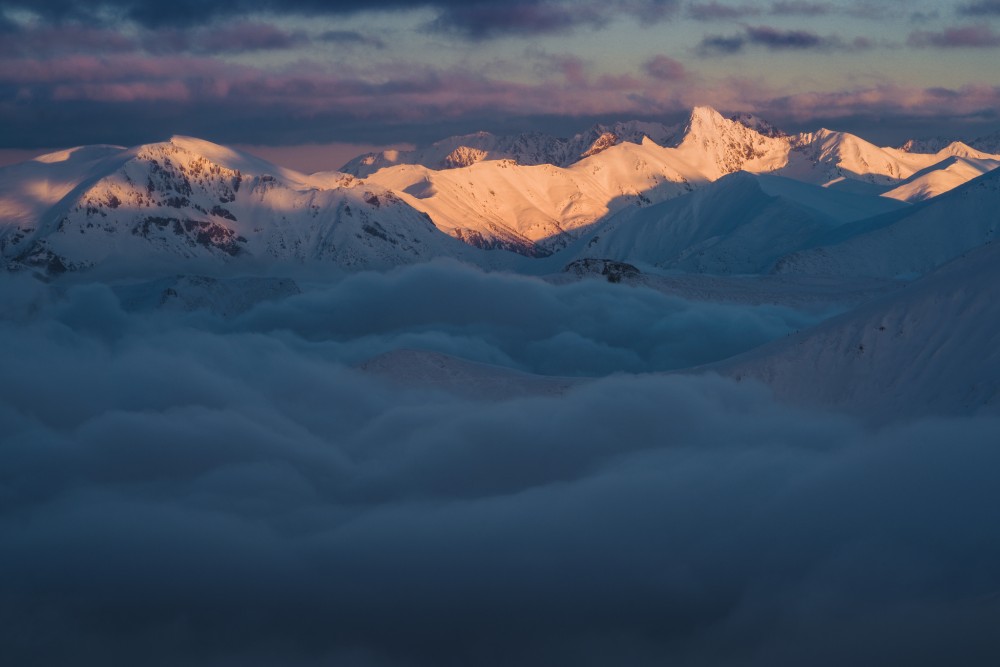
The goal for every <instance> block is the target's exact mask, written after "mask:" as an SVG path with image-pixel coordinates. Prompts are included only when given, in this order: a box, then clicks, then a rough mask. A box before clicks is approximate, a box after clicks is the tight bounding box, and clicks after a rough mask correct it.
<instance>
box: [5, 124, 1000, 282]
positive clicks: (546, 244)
mask: <svg viewBox="0 0 1000 667" xmlns="http://www.w3.org/2000/svg"><path fill="white" fill-rule="evenodd" d="M734 118H735V120H734V119H727V118H725V117H723V116H722V115H721V114H719V113H718V112H717V111H715V110H714V109H711V108H709V107H696V108H695V109H693V110H692V112H691V114H690V117H689V119H688V121H687V122H686V123H685V124H684V125H683V126H682V127H681V128H672V127H668V126H665V125H662V124H657V123H645V122H638V121H630V122H625V123H613V124H609V125H596V126H594V127H592V128H590V130H588V131H587V132H584V133H581V134H578V135H576V136H575V137H573V138H572V139H567V140H563V139H554V138H552V137H548V136H546V135H542V134H522V135H516V136H513V137H498V136H494V135H491V134H488V133H484V132H481V133H477V134H473V135H466V136H462V137H452V138H450V139H445V140H443V141H441V142H438V143H436V144H434V145H432V146H430V147H428V148H426V149H420V150H418V151H415V152H410V153H400V152H386V153H383V154H379V155H376V156H362V157H361V158H358V159H357V160H356V161H354V162H353V164H354V166H355V167H356V168H355V171H357V172H359V173H369V172H370V176H368V177H367V178H364V179H361V178H358V177H356V176H352V175H350V174H346V173H342V172H320V173H316V174H312V175H305V174H301V173H298V172H295V171H293V170H289V169H285V168H283V167H279V166H277V165H274V164H272V163H269V162H267V161H265V160H261V159H259V158H256V157H254V156H252V155H249V154H246V153H242V152H240V151H236V150H232V149H230V148H227V147H225V146H219V145H217V144H213V143H211V142H207V141H203V140H200V139H195V138H191V137H174V138H172V139H171V140H170V141H168V142H164V143H160V144H150V145H146V146H139V147H136V148H133V149H129V150H125V149H121V148H119V147H109V146H95V147H83V148H78V149H72V150H70V151H63V152H61V153H56V154H52V155H49V156H43V157H41V158H38V159H36V160H33V161H30V162H27V163H22V164H20V165H14V166H12V167H8V168H5V169H2V170H0V252H2V254H3V257H4V261H5V262H6V263H7V264H8V265H10V266H13V267H19V266H20V267H23V266H35V267H43V268H46V270H50V271H61V270H65V269H77V268H86V267H90V266H95V265H97V264H101V263H104V262H106V261H108V260H109V259H112V258H119V259H120V258H128V259H129V260H131V261H134V262H142V261H145V260H144V259H143V258H147V259H148V258H150V257H159V258H162V259H164V260H165V261H167V260H169V258H173V259H183V260H199V261H200V260H211V261H214V262H216V263H223V264H224V263H232V262H234V261H240V262H242V261H245V260H250V259H252V260H256V261H294V262H312V261H324V262H330V263H333V264H336V265H338V266H342V267H344V268H348V269H352V268H369V267H371V268H380V267H390V266H395V265H398V264H405V263H408V262H414V261H423V260H426V259H429V258H431V257H437V256H442V255H443V256H449V257H461V258H465V259H471V261H475V262H476V263H480V264H484V265H491V266H500V265H509V264H510V262H511V261H513V260H510V259H509V258H507V257H505V255H504V254H502V253H493V254H492V255H491V256H489V258H487V256H486V255H485V254H484V253H479V252H478V250H491V251H495V250H506V251H512V252H514V253H517V254H520V255H523V256H526V257H534V258H538V257H545V256H549V255H552V254H553V253H558V252H561V251H563V250H566V249H570V248H572V250H571V251H570V253H569V254H570V255H572V256H570V257H567V258H566V261H563V262H561V263H560V264H559V265H560V266H564V265H565V264H566V262H567V261H572V259H574V258H576V257H593V255H591V254H588V253H586V252H582V251H583V250H584V249H582V248H580V247H579V244H580V243H581V242H582V241H583V240H586V241H587V242H589V240H590V239H593V238H594V237H595V236H601V235H602V233H603V232H601V231H600V229H601V228H602V226H605V225H610V226H608V227H607V232H608V234H605V235H604V236H603V240H602V241H600V245H599V246H598V247H597V248H594V251H595V252H596V251H598V250H600V251H601V252H606V253H607V257H606V258H608V259H616V260H619V261H630V260H633V259H634V260H636V261H641V262H646V263H650V264H653V265H655V266H660V267H673V268H683V269H686V270H697V271H720V272H723V273H725V272H731V271H746V270H764V269H765V268H766V266H767V264H768V262H770V261H772V260H773V259H776V258H777V257H778V255H779V254H784V255H790V254H792V253H794V252H796V251H797V250H803V249H806V248H808V247H810V246H812V245H815V244H816V243H817V242H819V241H817V239H820V238H821V237H822V238H821V240H822V242H823V243H825V244H827V245H830V244H832V243H835V242H839V241H842V240H844V239H845V238H847V234H846V233H845V235H842V236H839V237H838V236H835V235H832V236H830V235H828V236H822V235H821V234H820V231H821V230H823V229H829V228H830V227H831V226H834V223H844V222H851V223H852V224H853V223H854V222H855V221H857V220H860V219H861V218H863V217H870V216H875V215H879V214H883V213H886V212H889V211H892V210H894V207H898V204H896V203H895V202H896V200H898V201H900V202H920V201H923V200H927V199H933V198H936V197H938V196H941V195H942V194H943V193H946V192H948V191H949V190H951V189H953V188H955V187H956V186H959V185H961V184H962V183H965V182H967V181H968V180H969V179H972V178H975V177H977V176H980V175H982V174H984V173H987V172H988V171H990V170H993V169H995V168H996V167H997V166H998V165H1000V156H998V155H991V154H987V153H983V152H981V151H978V150H976V149H974V148H972V147H970V146H969V145H967V144H963V143H961V142H951V143H949V144H947V145H944V146H943V147H941V148H940V149H939V150H938V151H937V152H935V153H916V152H913V150H912V149H913V148H914V146H912V145H911V146H910V147H909V148H910V149H911V150H909V151H907V150H901V149H894V148H880V147H877V146H875V145H873V144H871V143H869V142H867V141H865V140H863V139H861V138H860V137H857V136H854V135H851V134H848V133H843V132H834V131H830V130H820V131H818V132H813V133H806V134H799V135H794V136H786V135H784V134H783V133H781V132H779V131H777V130H776V129H774V128H773V127H772V126H770V125H769V124H768V123H766V121H763V120H762V119H759V118H756V117H754V116H752V115H750V114H740V115H737V116H735V117H734ZM501 155H505V156H508V157H506V158H504V159H495V158H496V157H497V156H501ZM421 162H422V163H426V164H422V163H421ZM362 163H364V164H362ZM429 165H435V166H429ZM740 171H743V172H748V173H751V174H756V175H759V176H761V177H762V178H764V180H761V181H759V185H764V187H765V191H766V192H761V191H760V190H759V189H758V190H757V191H756V192H755V193H753V194H747V196H748V197H750V198H751V199H753V200H755V201H756V199H755V198H759V197H779V198H781V202H779V203H773V202H772V203H770V204H762V205H761V207H759V208H754V207H753V206H750V207H749V208H748V209H747V211H748V212H750V213H751V214H752V215H751V216H750V217H746V216H744V217H742V218H741V216H742V215H743V214H744V213H745V212H747V211H743V210H741V209H740V208H739V207H738V206H731V207H730V209H729V213H728V214H727V215H728V216H729V219H728V220H729V221H728V222H726V223H725V224H721V223H720V225H717V226H713V224H714V223H713V224H707V223H706V225H705V226H704V228H702V229H700V230H698V231H695V230H693V228H692V225H693V224H695V223H694V221H696V220H699V219H702V218H699V216H698V215H695V214H693V213H692V211H694V210H696V209H697V210H700V208H699V207H706V208H705V210H706V211H707V210H708V209H711V208H712V207H714V206H716V203H715V202H712V201H710V196H709V197H702V198H701V199H695V200H692V201H691V202H689V203H687V204H683V205H679V206H677V207H669V206H662V207H661V206H660V204H662V203H663V202H667V201H669V200H672V199H674V198H677V197H684V196H687V195H690V193H692V192H694V191H696V190H698V189H699V188H704V187H706V186H708V185H710V184H712V183H715V182H716V181H719V180H720V179H723V178H724V177H727V176H728V175H731V174H734V173H735V172H740ZM768 179H770V180H768ZM767 188H770V190H767ZM821 190H822V192H821ZM710 192H715V190H710ZM832 193H837V194H836V197H834V196H833V195H832ZM744 194H746V193H744ZM827 194H830V195H831V196H827ZM727 196H728V195H727ZM694 202H703V203H694ZM884 202H892V203H891V204H884ZM650 207H653V208H654V209H655V212H649V213H646V212H644V210H645V209H649V208H650ZM769 207H770V208H769ZM775 207H778V208H780V212H779V211H777V210H776V209H775ZM723 208H724V207H723ZM721 210H723V209H722V208H720V209H719V211H721ZM685 211H686V212H685ZM706 215H707V216H708V217H705V218H704V219H706V220H707V219H709V218H710V217H711V215H714V213H713V214H706ZM753 215H756V216H759V217H758V218H753ZM676 216H680V218H678V219H675V217H676ZM685 216H687V217H686V218H685ZM769 216H770V217H769ZM827 217H829V218H832V219H833V222H831V221H830V220H828V219H826V218H827ZM769 219H770V220H771V222H770V223H768V222H767V220H769ZM612 221H613V222H612ZM626 221H633V222H634V224H625V223H626ZM885 224H887V223H885V222H884V221H881V222H876V223H872V225H868V226H867V227H865V226H861V227H856V228H853V229H854V230H855V231H853V232H851V234H855V235H856V232H857V230H858V229H862V228H864V230H865V231H872V228H873V226H874V227H878V226H885ZM660 227H662V228H663V229H660ZM640 229H642V230H644V231H639V230H640ZM683 229H686V230H687V231H682V230H683ZM710 229H712V230H714V231H713V232H711V233H709V230H710ZM612 230H618V231H615V232H614V233H613V234H612V233H611V232H612ZM448 237H452V238H448ZM458 242H460V243H458ZM741 244H743V245H745V246H746V248H747V250H745V251H739V250H737V248H738V247H739V246H740V245H741ZM470 246H472V247H471V248H470ZM750 248H756V249H759V250H761V251H762V252H763V253H764V254H765V255H766V256H767V257H766V259H765V258H764V257H763V255H759V254H757V253H756V251H753V252H751V251H750ZM477 249H478V250H477ZM470 253H471V254H470ZM476 253H478V254H476ZM581 253H582V254H581ZM632 253H634V255H633V254H632ZM732 253H736V254H735V255H734V254H732ZM474 255H475V258H474V259H473V256H474ZM737 255H741V256H737ZM752 256H753V257H755V258H752ZM811 261H812V260H811ZM797 263H798V260H796V261H794V262H791V263H785V264H783V267H785V268H787V267H788V266H793V265H797ZM935 265H936V264H934V263H931V264H928V265H927V266H925V267H924V269H921V270H926V268H927V267H928V266H935ZM815 266H816V267H822V262H815ZM796 270H798V269H796ZM822 270H823V271H826V269H825V268H822ZM877 275H884V272H882V271H878V272H877Z"/></svg>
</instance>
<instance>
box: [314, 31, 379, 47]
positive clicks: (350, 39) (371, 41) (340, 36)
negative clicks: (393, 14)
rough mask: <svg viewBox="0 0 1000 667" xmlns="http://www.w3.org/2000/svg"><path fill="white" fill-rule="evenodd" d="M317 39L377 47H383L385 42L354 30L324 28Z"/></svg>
mask: <svg viewBox="0 0 1000 667" xmlns="http://www.w3.org/2000/svg"><path fill="white" fill-rule="evenodd" d="M318 39H319V40H320V41H323V42H330V43H332V44H337V45H339V46H355V45H356V46H374V47H375V48H377V49H384V48H385V42H384V41H383V40H381V39H379V38H378V37H373V36H371V35H364V34H362V33H360V32H358V31H356V30H325V31H323V32H321V33H320V34H319V36H318Z"/></svg>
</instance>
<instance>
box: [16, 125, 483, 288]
mask: <svg viewBox="0 0 1000 667" xmlns="http://www.w3.org/2000/svg"><path fill="white" fill-rule="evenodd" d="M93 166H94V168H93V170H91V171H90V172H88V173H87V174H86V177H85V178H82V179H78V183H79V185H77V187H76V188H75V189H73V190H72V191H71V192H70V193H69V194H67V195H66V196H65V197H63V198H62V199H60V200H58V201H57V202H55V203H54V204H52V205H51V206H49V207H48V209H47V210H45V211H44V212H43V213H42V214H41V215H39V216H38V221H37V227H34V228H31V227H28V228H25V227H24V226H23V224H21V225H19V224H17V220H18V219H17V218H14V220H13V224H12V223H11V222H8V220H7V219H5V220H4V225H3V226H4V227H5V228H8V229H9V228H16V229H17V230H18V232H19V233H18V234H16V235H12V234H9V233H8V234H7V235H6V236H5V237H4V241H5V243H4V246H3V253H4V256H5V258H7V260H8V263H9V264H11V265H12V266H15V267H16V266H38V267H43V268H45V269H47V270H49V271H55V272H59V271H62V270H66V269H79V268H86V267H90V266H94V265H96V264H100V263H104V262H107V261H109V260H116V259H117V260H122V261H129V262H141V261H143V260H142V258H144V257H158V258H167V257H173V258H174V259H175V260H197V259H211V260H213V261H215V262H216V263H218V262H224V263H225V262H232V261H236V260H239V259H243V258H255V259H261V260H285V261H299V262H301V261H307V260H319V261H329V262H333V263H336V264H337V265H339V266H343V267H347V268H352V267H354V268H366V267H375V268H377V267H383V268H387V267H390V266H395V265H398V264H404V263H409V262H413V261H419V260H421V259H426V258H429V257H432V256H437V255H441V254H450V255H456V254H457V255H462V253H463V252H464V250H463V247H462V246H461V245H460V244H457V243H456V242H455V241H453V240H452V239H450V238H448V237H447V236H445V235H443V234H441V233H440V232H439V231H438V230H437V229H436V228H435V227H434V226H433V224H432V223H431V222H430V221H429V220H428V219H427V218H426V217H425V216H423V215H421V214H420V213H418V212H417V211H414V210H413V209H411V208H410V207H408V206H406V205H405V204H404V203H402V202H401V201H400V200H399V198H398V197H396V196H395V195H394V194H393V193H392V192H389V191H387V190H385V189H384V188H380V187H379V186H377V185H373V184H368V183H365V182H363V181H360V180H358V179H356V178H354V177H353V176H350V175H347V174H323V175H320V176H318V177H315V178H314V177H309V176H305V175H303V174H299V173H297V172H294V171H291V170H288V169H285V168H282V167H278V166H276V165H273V164H270V163H268V162H266V161H263V160H260V159H258V158H255V157H253V156H250V155H247V154H244V153H240V152H238V151H233V150H232V149H229V148H226V147H223V146H218V145H216V144H211V143H209V142H205V141H201V140H197V139H191V138H187V137H175V138H173V139H171V140H170V141H168V142H164V143H160V144H149V145H145V146H139V147H137V148H134V149H131V150H128V151H121V152H119V153H117V154H115V155H114V156H113V159H112V160H111V161H107V160H102V161H99V162H97V163H94V165H93Z"/></svg>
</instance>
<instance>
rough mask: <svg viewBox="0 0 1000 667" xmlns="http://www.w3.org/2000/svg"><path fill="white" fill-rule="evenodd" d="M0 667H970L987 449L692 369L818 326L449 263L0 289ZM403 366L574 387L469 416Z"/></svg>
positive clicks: (989, 479)
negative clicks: (552, 378) (143, 305)
mask: <svg viewBox="0 0 1000 667" xmlns="http://www.w3.org/2000/svg"><path fill="white" fill-rule="evenodd" d="M0 300H2V303H3V304H4V305H3V307H2V308H0V349H2V350H3V362H2V364H0V424H2V425H3V426H2V432H0V573H2V576H0V661H2V662H3V663H4V664H11V665H52V664H74V665H115V664H142V665H180V664H183V665H192V666H199V665H234V666H235V665H241V666H243V665H250V666H253V665H261V666H265V665H267V666H270V665H289V666H299V665H302V666H305V665H357V666H368V665H373V666H382V665H386V666H400V667H402V666H411V665H412V666H423V665H487V666H488V665H529V666H530V665H553V664H567V665H609V664H620V665H664V664H671V665H768V666H770V665H783V664H808V665H838V666H839V665H845V664H851V665H885V664H906V665H940V664H961V665H980V664H982V665H987V664H995V663H994V662H991V660H992V659H995V658H996V656H997V655H1000V637H998V635H997V634H996V632H995V629H996V619H997V618H1000V568H998V567H997V563H1000V531H998V530H997V526H1000V486H998V485H997V484H996V471H997V470H1000V448H998V447H997V443H998V442H1000V420H997V419H993V418H985V417H979V418H973V417H967V416H962V415H956V416H955V417H952V418H936V419H926V420H917V421H905V422H901V421H898V420H897V421H892V420H889V423H888V425H887V426H884V427H880V428H878V429H875V428H873V427H870V426H866V425H865V424H863V423H861V422H859V421H857V420H855V419H853V418H851V417H849V416H846V415H838V414H834V413H828V412H821V411H815V410H806V409H802V408H796V407H792V406H788V405H784V404H781V403H778V402H776V401H775V400H774V399H773V398H772V396H771V394H770V392H769V390H768V389H767V387H765V386H763V385H759V384H755V383H748V382H744V383H737V382H734V381H731V380H728V379H725V378H721V377H718V376H715V375H711V374H694V375H672V374H636V372H637V371H648V370H668V369H675V368H685V367H688V366H692V365H696V364H702V363H708V362H711V361H715V360H718V359H721V358H724V357H727V356H729V355H732V354H736V353H739V352H741V351H743V350H746V349H750V348H752V347H754V346H756V345H759V344H761V343H763V342H765V341H767V340H772V339H775V338H779V337H781V336H784V335H786V334H788V333H789V332H791V331H793V330H795V329H797V328H800V327H804V326H808V325H809V324H810V323H812V322H814V321H815V316H811V315H805V314H802V313H797V312H795V311H792V310H788V309H782V308H777V307H771V306H767V307H763V306H737V305H729V306H727V305H719V304H704V303H694V302H688V301H683V300H681V299H677V298H674V297H669V296H666V295H663V294H660V293H658V292H655V291H652V290H646V289H642V288H629V287H626V286H622V285H609V284H606V283H603V282H599V281H584V282H580V283H573V284H570V285H552V284H549V283H545V282H543V281H540V280H535V279H530V278H522V277H515V276H510V275H505V274H490V273H484V272H481V271H478V270H474V269H470V268H468V267H463V266H459V265H454V264H447V263H445V264H429V265H422V266H418V267H412V268H408V269H402V270H397V271H392V272H388V273H365V274H358V275H355V276H351V277H347V278H344V279H342V280H338V281H336V282H335V283H333V284H330V285H322V286H312V287H310V288H308V289H304V290H303V292H302V293H301V294H298V295H291V296H287V297H285V298H281V299H277V300H271V301H266V302H262V303H260V304H259V305H257V306H256V307H254V308H251V309H250V310H248V311H246V312H243V313H241V314H238V315H236V316H234V317H221V316H218V315H214V314H212V313H210V312H205V311H200V312H195V313H185V312H175V311H169V310H164V309H155V310H131V311H130V310H129V309H127V308H126V307H125V306H123V301H122V299H121V298H120V297H119V292H116V291H115V290H112V289H111V288H109V287H107V286H105V285H101V284H80V285H76V286H73V287H70V288H68V289H62V288H58V287H53V286H50V285H44V284H42V283H38V282H36V281H33V280H30V279H27V278H13V277H11V278H3V279H2V281H0ZM403 347H411V348H412V347H417V348H423V349H432V350H436V351H440V352H446V353H449V354H453V355H456V356H459V357H463V358H466V359H472V360H476V361H484V362H489V363H495V364H499V365H503V366H509V367H512V368H516V369H521V370H526V371H531V372H539V373H548V374H566V375H583V376H591V377H593V378H594V379H592V380H590V381H586V382H582V383H579V384H577V385H575V386H573V387H571V388H570V389H568V390H567V391H566V392H565V393H564V394H561V395H555V396H552V395H548V396H535V395H528V394H526V395H523V396H519V397H516V398H513V399H510V400H502V401H498V400H478V399H475V398H470V397H468V396H464V395H461V393H460V392H459V393H457V394H456V393H447V392H444V391H424V390H419V389H412V388H405V387H402V386H399V385H395V384H393V383H392V382H391V381H388V380H386V379H384V378H379V377H374V376H371V375H368V374H365V373H363V372H361V371H359V370H356V369H355V368H354V367H353V364H354V363H356V362H358V361H360V360H363V359H365V358H367V357H369V356H373V355H375V354H380V353H383V352H386V351H390V350H393V349H399V348H403Z"/></svg>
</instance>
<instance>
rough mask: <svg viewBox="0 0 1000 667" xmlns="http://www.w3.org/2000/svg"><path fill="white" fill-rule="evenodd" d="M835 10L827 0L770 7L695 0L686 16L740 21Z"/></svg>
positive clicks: (796, 0)
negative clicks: (768, 15)
mask: <svg viewBox="0 0 1000 667" xmlns="http://www.w3.org/2000/svg"><path fill="white" fill-rule="evenodd" d="M834 11H835V7H834V6H832V5H831V4H829V3H825V2H807V1H805V0H787V1H785V2H775V3H773V4H771V6H770V7H766V6H764V5H762V4H745V3H744V4H730V3H725V2H714V1H713V2H694V3H691V4H690V5H688V7H687V12H686V16H687V17H688V18H692V19H694V20H696V21H738V20H741V19H746V18H750V17H753V16H760V15H762V14H770V15H772V16H823V15H825V14H830V13H833V12H834Z"/></svg>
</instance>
